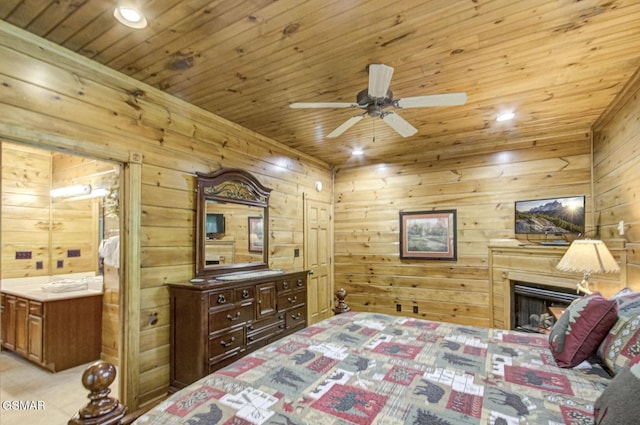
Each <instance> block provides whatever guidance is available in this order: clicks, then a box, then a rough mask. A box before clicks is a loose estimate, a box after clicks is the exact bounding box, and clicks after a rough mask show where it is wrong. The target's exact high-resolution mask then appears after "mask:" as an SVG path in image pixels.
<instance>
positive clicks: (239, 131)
mask: <svg viewBox="0 0 640 425" xmlns="http://www.w3.org/2000/svg"><path fill="white" fill-rule="evenodd" d="M41 43H42V40H39V39H37V38H35V37H32V36H30V35H29V34H26V33H22V32H20V33H16V31H15V29H14V28H11V27H9V26H8V25H7V24H6V23H4V22H0V80H2V81H3V82H7V84H5V85H1V86H0V90H1V91H2V97H0V114H1V115H2V116H3V120H2V122H1V123H0V137H4V138H10V139H12V140H13V141H17V142H22V143H31V144H34V145H39V146H42V147H45V148H50V149H53V150H66V151H68V152H74V153H77V154H81V155H82V156H88V157H91V158H96V159H101V160H115V161H118V162H122V163H127V164H128V165H127V167H125V171H127V169H132V168H136V167H139V168H140V170H139V177H138V175H136V178H135V180H133V179H129V180H127V181H126V184H131V181H135V183H136V184H137V185H138V186H137V187H135V188H129V187H126V184H125V186H124V187H123V188H122V189H123V192H125V194H126V193H129V191H130V189H135V190H134V192H138V193H139V194H140V201H135V199H136V197H135V196H125V197H124V200H125V203H124V204H123V206H122V207H123V208H124V209H125V210H126V211H127V212H129V213H130V212H131V211H138V213H137V214H138V215H137V216H136V217H133V220H132V221H133V222H135V221H139V223H140V233H139V234H138V233H135V234H132V235H128V234H127V230H126V229H124V230H123V231H122V232H123V234H124V236H125V243H124V245H123V246H124V247H129V246H133V247H135V246H140V249H139V252H137V253H135V256H133V257H131V256H129V257H126V258H134V259H135V260H132V261H129V262H127V264H126V266H127V267H128V268H130V269H131V270H130V272H127V273H124V278H125V281H124V282H123V283H122V287H123V288H125V290H126V291H127V294H129V293H131V291H133V292H132V293H133V295H134V296H133V297H129V296H128V295H127V294H121V295H122V296H125V297H126V301H125V302H126V303H131V304H127V305H126V306H125V311H124V313H123V314H125V316H126V315H129V317H130V318H131V317H135V318H134V319H133V320H132V321H131V322H128V323H127V326H128V327H132V326H133V328H132V329H135V332H129V333H128V334H126V335H125V337H124V340H125V341H126V344H127V345H126V346H123V347H122V350H124V351H125V352H126V351H127V350H132V346H135V350H133V352H135V353H139V356H138V355H134V356H130V357H127V359H128V363H129V364H127V365H126V367H124V366H123V367H122V369H121V370H122V371H123V373H124V375H123V379H122V382H123V385H125V384H126V385H125V387H126V388H125V389H124V390H122V388H121V392H120V394H121V395H122V396H123V398H124V401H125V402H126V403H127V404H129V406H130V408H132V409H135V408H136V407H137V406H139V405H141V404H145V403H147V402H151V401H152V400H153V399H154V398H157V397H160V396H163V395H164V394H166V390H167V386H168V361H167V358H166V356H164V357H163V356H162V355H158V354H157V353H159V352H161V351H162V349H163V348H162V347H166V345H167V344H168V342H169V326H168V318H167V317H166V311H168V310H167V309H168V305H169V299H168V295H167V293H166V289H165V284H166V283H167V282H176V281H184V280H186V279H189V278H191V277H193V271H194V262H193V261H194V260H193V234H194V230H195V229H194V227H193V226H194V224H193V223H194V221H193V220H194V217H195V206H194V203H193V197H194V193H193V188H194V187H195V172H196V171H201V172H210V171H213V170H216V169H218V168H220V167H223V166H224V167H235V168H244V169H247V170H248V171H250V172H252V173H253V174H254V175H255V176H256V177H257V178H258V179H259V180H260V181H261V182H262V183H263V184H264V185H265V186H267V187H271V188H273V191H272V193H271V199H270V202H271V205H272V210H271V211H270V220H271V223H270V230H271V234H270V236H269V237H270V238H271V239H270V242H269V247H270V253H269V254H270V260H269V263H270V266H271V267H273V268H282V269H286V270H302V269H303V267H304V263H303V260H302V259H303V258H304V246H303V240H304V238H303V230H304V227H303V223H304V217H303V216H302V214H303V194H304V193H313V194H314V195H313V196H315V197H317V198H319V199H321V200H323V201H324V202H330V200H331V191H329V190H326V191H323V192H321V193H317V192H316V191H315V189H314V185H315V182H316V181H318V180H320V181H322V182H323V184H324V185H325V187H327V188H330V187H331V181H332V177H331V170H330V168H329V166H328V165H327V164H325V163H323V162H322V161H319V160H317V159H314V158H312V157H309V156H306V155H304V154H302V153H300V152H298V151H294V150H292V149H290V148H288V147H286V146H284V145H282V144H280V143H278V142H276V141H274V140H271V139H268V138H266V137H264V136H262V135H259V134H257V133H254V132H252V131H249V130H246V129H244V128H242V127H240V126H239V125H236V124H233V123H231V122H228V121H226V120H224V119H222V118H219V117H217V116H215V115H213V114H211V113H209V112H206V111H203V110H202V109H199V108H197V107H194V106H191V105H189V104H187V103H185V102H183V101H181V100H178V99H176V98H173V97H171V96H168V95H166V94H164V93H162V92H159V91H157V90H155V89H153V88H152V87H149V86H146V85H144V84H141V83H138V82H136V81H135V80H132V79H130V78H128V77H125V76H123V75H120V74H118V73H115V72H113V71H110V70H108V69H106V68H103V67H101V66H99V65H97V64H95V63H92V62H90V61H88V60H86V59H84V58H81V57H79V56H77V55H74V54H71V53H69V52H68V51H64V50H61V49H58V48H56V47H54V46H52V45H49V44H46V43H45V44H46V45H42V44H41ZM14 59H17V61H16V62H13V60H14ZM9 62H11V63H12V66H4V65H5V64H7V63H9ZM40 77H42V78H40ZM138 153H139V154H140V156H139V159H137V158H138V156H137V154H138ZM130 161H140V164H138V163H137V162H130ZM3 171H4V168H3ZM136 172H137V171H136ZM125 174H127V175H128V174H131V173H129V171H127V172H126V173H125ZM3 196H4V192H3ZM128 202H137V204H135V205H131V204H128ZM3 217H4V211H3ZM130 238H131V240H132V241H133V242H135V243H133V242H131V240H130ZM294 249H299V250H300V252H301V256H300V257H294V255H293V254H294ZM129 255H131V253H129ZM136 270H137V273H135V272H136ZM137 275H139V276H140V278H139V279H138V278H136V276H137ZM131 305H134V306H137V307H136V310H134V311H131V308H130V306H131ZM153 312H157V313H158V319H159V320H158V322H157V323H156V324H155V325H151V324H150V323H149V322H148V321H145V319H147V318H148V315H149V313H153ZM132 323H135V324H137V325H133V324H132ZM131 335H139V338H128V337H129V336H131Z"/></svg>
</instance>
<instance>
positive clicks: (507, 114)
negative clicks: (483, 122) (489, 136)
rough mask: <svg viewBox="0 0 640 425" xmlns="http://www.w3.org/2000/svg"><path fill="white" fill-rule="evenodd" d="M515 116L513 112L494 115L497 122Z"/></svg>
mask: <svg viewBox="0 0 640 425" xmlns="http://www.w3.org/2000/svg"><path fill="white" fill-rule="evenodd" d="M515 116H516V114H514V113H513V112H504V113H502V114H500V115H498V116H497V117H496V121H498V122H502V121H509V120H512V119H514V118H515Z"/></svg>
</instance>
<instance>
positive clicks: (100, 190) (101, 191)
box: [67, 187, 109, 201]
mask: <svg viewBox="0 0 640 425" xmlns="http://www.w3.org/2000/svg"><path fill="white" fill-rule="evenodd" d="M108 193H109V192H108V191H107V189H106V188H104V187H97V188H95V189H91V192H90V193H89V194H87V195H80V196H73V197H71V198H67V200H69V201H80V200H82V199H91V198H104V197H105V196H107V194H108Z"/></svg>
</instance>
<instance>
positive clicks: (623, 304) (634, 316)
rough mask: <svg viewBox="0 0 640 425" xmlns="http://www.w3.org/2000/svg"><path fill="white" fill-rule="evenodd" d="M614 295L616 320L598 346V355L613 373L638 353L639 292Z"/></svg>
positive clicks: (639, 333) (639, 328) (639, 350)
mask: <svg viewBox="0 0 640 425" xmlns="http://www.w3.org/2000/svg"><path fill="white" fill-rule="evenodd" d="M617 295H618V294H616V296H617ZM616 296H614V297H613V299H615V300H616V302H617V303H618V320H617V321H616V323H615V324H614V325H613V327H612V328H611V330H610V331H609V334H608V335H607V336H606V337H605V338H604V340H603V341H602V344H600V347H598V357H600V359H601V360H602V363H604V366H605V367H606V368H607V369H608V370H609V372H610V373H611V374H613V375H615V374H617V373H618V372H620V370H621V369H622V368H623V367H625V366H626V365H627V364H629V362H630V361H631V359H632V358H634V357H635V356H636V355H637V354H640V293H638V292H631V293H626V294H622V295H620V296H617V297H616Z"/></svg>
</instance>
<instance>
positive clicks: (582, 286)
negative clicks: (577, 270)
mask: <svg viewBox="0 0 640 425" xmlns="http://www.w3.org/2000/svg"><path fill="white" fill-rule="evenodd" d="M576 289H577V290H576V293H578V294H579V293H580V292H582V293H584V294H586V295H591V294H593V291H592V290H591V289H589V275H588V274H585V277H584V278H583V279H582V282H580V283H578V284H577V285H576Z"/></svg>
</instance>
